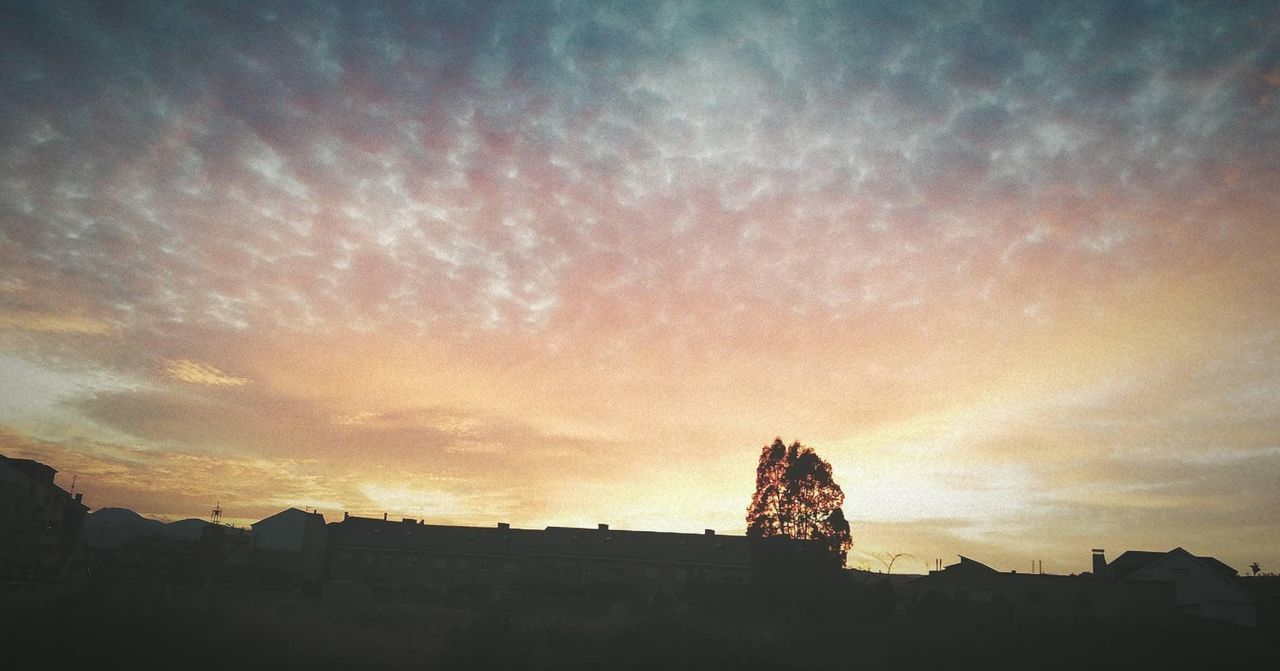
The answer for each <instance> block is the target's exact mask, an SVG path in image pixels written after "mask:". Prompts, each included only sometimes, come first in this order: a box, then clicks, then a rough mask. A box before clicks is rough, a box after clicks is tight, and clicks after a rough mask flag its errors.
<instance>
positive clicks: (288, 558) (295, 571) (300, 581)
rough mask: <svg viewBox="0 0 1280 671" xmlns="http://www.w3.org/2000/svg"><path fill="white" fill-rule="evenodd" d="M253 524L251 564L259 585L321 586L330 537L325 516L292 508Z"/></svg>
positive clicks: (283, 586)
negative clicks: (326, 549)
mask: <svg viewBox="0 0 1280 671" xmlns="http://www.w3.org/2000/svg"><path fill="white" fill-rule="evenodd" d="M251 527H252V529H253V553H252V559H251V564H252V566H253V573H254V576H255V578H256V580H257V582H258V584H260V585H263V586H268V587H282V588H288V589H296V588H305V589H307V590H312V589H318V588H319V585H320V580H321V578H322V577H323V573H324V560H325V547H326V544H327V540H328V538H327V537H328V530H327V529H326V528H325V521H324V516H323V515H321V514H319V513H312V512H306V511H303V510H298V509H297V508H288V509H286V510H282V511H280V512H278V513H276V514H274V515H272V516H270V517H267V518H264V519H261V520H259V521H257V522H254V523H253V524H252V525H251Z"/></svg>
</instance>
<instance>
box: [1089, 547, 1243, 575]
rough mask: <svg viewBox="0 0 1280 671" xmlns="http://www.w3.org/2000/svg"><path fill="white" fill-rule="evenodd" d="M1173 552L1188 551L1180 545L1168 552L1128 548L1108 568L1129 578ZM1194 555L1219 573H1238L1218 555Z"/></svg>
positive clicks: (1112, 573)
mask: <svg viewBox="0 0 1280 671" xmlns="http://www.w3.org/2000/svg"><path fill="white" fill-rule="evenodd" d="M1173 552H1187V551H1186V550H1183V549H1182V548H1180V547H1178V548H1174V549H1172V550H1169V551H1168V552H1151V551H1149V550H1127V551H1125V552H1124V553H1123V554H1121V555H1120V556H1119V557H1116V558H1115V559H1114V560H1112V561H1111V563H1110V564H1107V568H1108V569H1110V571H1111V576H1112V577H1114V578H1127V577H1129V576H1130V575H1132V574H1133V573H1135V572H1137V571H1140V570H1142V569H1144V568H1146V567H1147V566H1150V565H1151V564H1152V563H1154V562H1155V561H1156V560H1158V559H1161V558H1163V557H1165V556H1166V555H1168V554H1170V553H1173ZM1187 554H1191V553H1189V552H1187ZM1192 556H1193V557H1195V558H1196V559H1199V560H1200V561H1201V562H1203V563H1204V564H1205V565H1207V566H1208V567H1209V568H1211V569H1213V570H1214V571H1216V572H1218V573H1221V574H1222V575H1225V576H1234V575H1236V574H1237V571H1236V570H1235V569H1233V568H1231V567H1230V566H1227V565H1226V564H1224V563H1222V562H1221V561H1219V560H1218V559H1217V558H1216V557H1199V556H1196V555H1192Z"/></svg>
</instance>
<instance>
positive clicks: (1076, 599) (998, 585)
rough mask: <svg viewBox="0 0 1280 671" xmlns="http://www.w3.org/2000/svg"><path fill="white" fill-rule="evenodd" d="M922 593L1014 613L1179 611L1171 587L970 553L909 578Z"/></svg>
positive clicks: (1111, 615)
mask: <svg viewBox="0 0 1280 671" xmlns="http://www.w3.org/2000/svg"><path fill="white" fill-rule="evenodd" d="M909 586H910V589H911V591H912V592H914V593H915V594H916V595H918V596H923V595H925V594H928V593H931V592H932V593H938V594H945V595H947V596H949V597H953V598H957V599H961V600H964V601H967V602H969V603H971V604H983V605H989V606H991V607H992V608H995V609H1002V610H1004V611H1006V612H1007V613H1008V614H1010V615H1012V616H1015V617H1083V618H1096V619H1143V620H1151V619H1163V618H1169V617H1172V616H1173V615H1174V614H1175V613H1176V609H1175V606H1174V590H1173V586H1172V585H1171V584H1169V583H1164V582H1137V581H1135V582H1130V581H1116V580H1105V579H1096V578H1093V577H1092V576H1067V575H1050V574H1040V573H1017V572H1013V571H1010V572H1003V571H997V570H995V569H993V568H991V567H990V566H987V565H986V564H983V563H981V562H977V561H974V560H972V559H969V558H968V557H963V556H962V557H960V561H959V562H958V563H955V564H952V565H950V566H947V567H945V568H943V569H942V570H940V571H930V572H929V574H928V575H926V576H923V577H921V578H918V579H916V580H914V581H912V582H911V583H909Z"/></svg>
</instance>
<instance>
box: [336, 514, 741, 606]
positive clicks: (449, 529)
mask: <svg viewBox="0 0 1280 671" xmlns="http://www.w3.org/2000/svg"><path fill="white" fill-rule="evenodd" d="M328 540H329V553H328V560H327V569H326V581H325V589H326V591H327V592H330V593H338V592H341V591H344V590H351V589H357V590H368V591H373V592H390V591H395V592H397V593H413V592H419V591H458V590H471V591H475V592H488V593H490V594H494V595H497V594H501V593H503V592H505V591H508V590H511V589H516V588H531V589H532V588H536V587H537V586H539V585H542V586H555V587H556V588H557V589H561V590H562V589H564V588H566V587H569V588H576V589H588V590H611V589H612V590H622V591H630V592H639V593H646V594H674V593H677V592H680V591H682V590H683V589H685V588H687V587H689V586H693V585H713V584H718V583H719V584H745V583H746V582H747V581H748V580H749V578H750V572H751V557H750V552H749V548H748V546H747V539H746V537H743V536H721V535H716V534H715V532H714V531H711V530H707V531H706V532H704V533H702V534H680V533H663V532H651V531H623V530H615V529H610V528H609V525H607V524H601V525H599V526H597V527H596V528H594V529H580V528H571V527H547V528H546V529H542V530H538V529H515V528H512V527H511V526H510V525H509V524H505V523H502V524H498V525H497V526H494V527H467V526H443V525H433V524H424V523H422V522H420V521H417V520H413V519H405V520H401V521H398V522H397V521H388V520H386V519H385V518H384V519H381V520H379V519H370V518H361V517H351V516H344V517H343V520H342V521H341V522H335V523H332V524H330V525H329V526H328Z"/></svg>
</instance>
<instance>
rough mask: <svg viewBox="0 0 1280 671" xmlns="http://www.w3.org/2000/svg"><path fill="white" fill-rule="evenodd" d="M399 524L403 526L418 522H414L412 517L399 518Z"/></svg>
mask: <svg viewBox="0 0 1280 671" xmlns="http://www.w3.org/2000/svg"><path fill="white" fill-rule="evenodd" d="M400 522H401V523H403V524H417V523H418V520H415V519H413V518H412V517H401V518H400Z"/></svg>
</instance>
